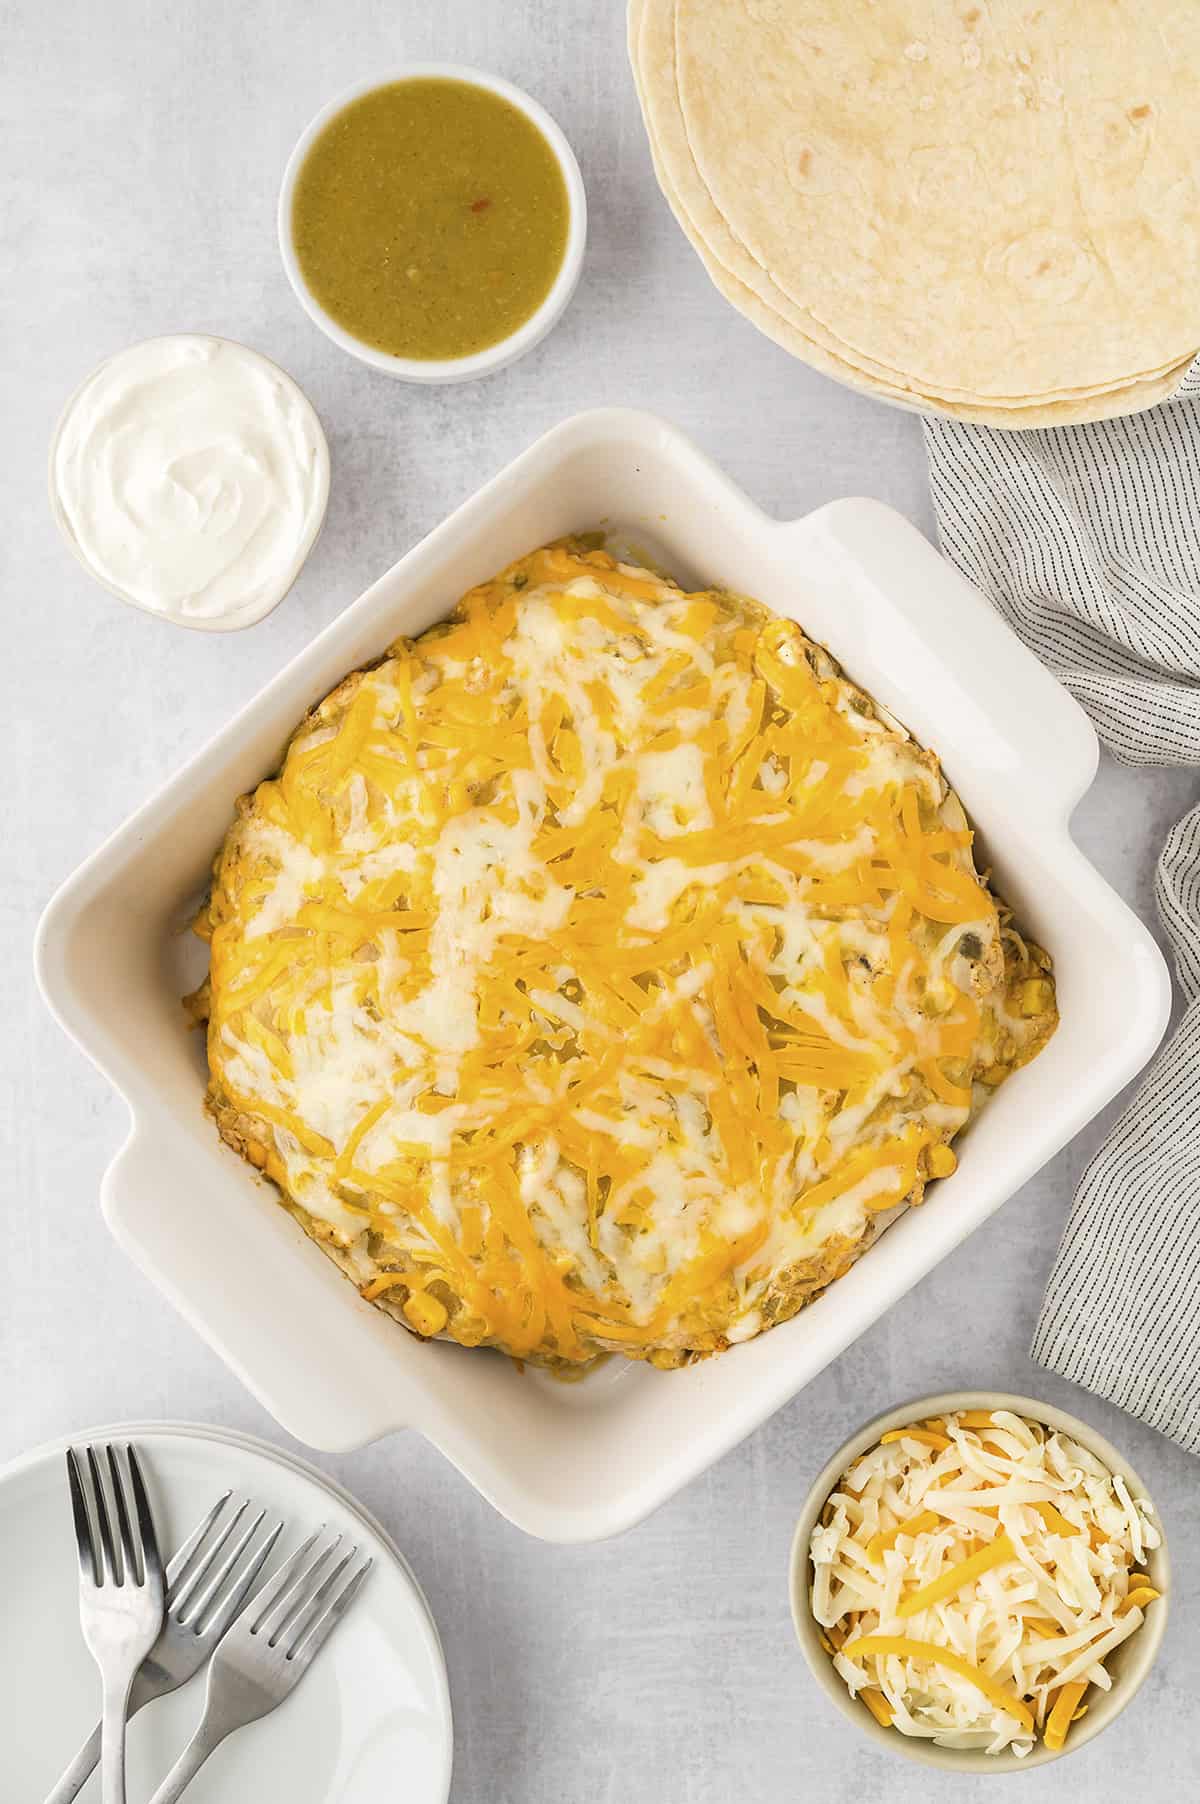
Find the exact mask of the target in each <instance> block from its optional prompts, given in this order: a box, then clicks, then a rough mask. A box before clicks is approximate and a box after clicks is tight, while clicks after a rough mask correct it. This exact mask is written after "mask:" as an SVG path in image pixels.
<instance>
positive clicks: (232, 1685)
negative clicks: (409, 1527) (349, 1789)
mask: <svg viewBox="0 0 1200 1804" xmlns="http://www.w3.org/2000/svg"><path fill="white" fill-rule="evenodd" d="M320 1538H321V1537H320V1532H318V1533H317V1534H315V1535H310V1536H309V1537H308V1540H307V1541H306V1542H305V1543H304V1545H303V1547H298V1548H297V1549H296V1551H295V1553H294V1554H293V1555H292V1557H291V1559H290V1560H288V1561H287V1562H286V1563H285V1564H284V1565H283V1566H281V1567H280V1569H279V1571H278V1572H276V1573H273V1574H272V1576H271V1577H270V1578H269V1579H268V1580H267V1582H266V1584H265V1585H264V1586H263V1587H262V1589H261V1590H260V1591H259V1592H258V1594H257V1596H256V1597H255V1598H254V1599H253V1601H252V1602H251V1603H250V1604H249V1605H248V1606H247V1608H246V1609H245V1610H244V1611H243V1612H242V1614H241V1616H239V1618H238V1620H237V1621H236V1622H235V1623H234V1625H233V1627H232V1628H231V1629H230V1631H229V1633H228V1634H227V1635H226V1636H225V1637H224V1639H223V1640H222V1641H221V1643H220V1645H219V1646H218V1648H217V1651H216V1653H215V1654H214V1655H213V1657H212V1664H211V1665H210V1666H209V1669H208V1692H207V1695H206V1697H205V1700H204V1715H203V1716H202V1717H201V1719H200V1726H199V1728H198V1729H197V1730H196V1733H195V1734H194V1735H193V1737H192V1739H191V1741H190V1742H189V1743H188V1745H187V1747H186V1748H185V1749H184V1750H183V1753H182V1754H181V1755H180V1756H179V1759H178V1760H177V1761H176V1762H175V1765H174V1766H173V1767H172V1768H171V1771H170V1772H169V1773H168V1774H167V1776H166V1778H165V1779H164V1780H163V1782H162V1784H161V1785H160V1786H159V1788H158V1790H157V1791H156V1792H155V1794H154V1797H153V1799H152V1800H151V1804H176V1800H177V1799H178V1798H179V1796H180V1795H181V1793H182V1792H183V1789H184V1787H185V1786H186V1785H188V1784H190V1782H191V1781H192V1780H193V1779H194V1778H195V1776H196V1774H197V1773H198V1772H199V1771H200V1768H201V1767H202V1766H203V1765H204V1762H205V1761H206V1760H207V1759H208V1757H209V1755H210V1754H211V1753H212V1752H213V1750H214V1748H218V1747H220V1745H221V1743H222V1742H223V1741H224V1740H225V1737H226V1736H227V1735H231V1734H232V1733H233V1731H234V1730H235V1729H240V1728H242V1727H244V1725H245V1724H246V1723H253V1722H257V1721H258V1719H259V1717H261V1716H266V1715H267V1713H268V1712H269V1711H271V1710H274V1709H275V1707H276V1705H277V1704H282V1702H283V1700H284V1698H285V1697H287V1695H288V1693H289V1692H290V1691H291V1690H292V1688H293V1686H295V1685H297V1684H298V1683H299V1681H300V1680H301V1679H302V1678H303V1677H304V1674H305V1673H306V1672H307V1671H308V1669H309V1667H310V1666H311V1664H312V1661H313V1656H314V1655H315V1654H316V1652H317V1650H318V1649H319V1648H320V1647H321V1645H322V1643H323V1642H324V1641H325V1640H326V1638H327V1636H328V1635H329V1634H330V1633H331V1632H332V1631H333V1629H334V1628H335V1627H336V1626H337V1624H338V1623H339V1622H340V1621H341V1619H342V1617H343V1616H344V1615H345V1614H346V1611H347V1610H348V1609H349V1608H350V1605H351V1604H352V1603H353V1601H354V1598H355V1595H356V1594H357V1592H358V1589H359V1587H360V1585H361V1584H362V1582H363V1579H364V1578H365V1577H366V1575H367V1573H368V1572H369V1571H370V1569H371V1564H372V1562H371V1561H370V1560H369V1559H367V1560H364V1561H363V1563H362V1565H361V1566H358V1567H356V1568H355V1570H354V1571H353V1572H351V1573H349V1575H347V1572H346V1569H347V1567H348V1566H351V1565H352V1564H353V1561H354V1558H355V1555H356V1554H357V1553H358V1548H357V1547H352V1548H351V1549H350V1551H349V1553H347V1554H344V1555H343V1556H342V1558H341V1559H340V1560H339V1561H338V1562H337V1564H336V1565H335V1566H333V1567H332V1568H330V1570H329V1571H328V1572H327V1573H325V1576H324V1577H322V1574H323V1572H325V1568H326V1567H327V1566H328V1565H329V1561H330V1559H331V1558H332V1556H333V1554H335V1553H336V1551H337V1549H338V1547H339V1546H340V1544H341V1539H342V1537H341V1536H340V1535H336V1536H335V1537H334V1538H333V1539H332V1540H331V1541H328V1542H327V1543H326V1545H325V1546H324V1547H322V1548H321V1550H320V1552H319V1553H317V1554H316V1555H315V1556H314V1557H313V1558H312V1559H311V1560H310V1559H309V1557H308V1556H309V1555H310V1554H311V1553H312V1550H313V1548H314V1547H315V1546H316V1544H317V1542H318V1540H320Z"/></svg>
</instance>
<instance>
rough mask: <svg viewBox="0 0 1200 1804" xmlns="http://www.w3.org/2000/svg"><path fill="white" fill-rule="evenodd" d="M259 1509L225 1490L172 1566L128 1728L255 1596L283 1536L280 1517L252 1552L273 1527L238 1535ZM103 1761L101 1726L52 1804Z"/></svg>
mask: <svg viewBox="0 0 1200 1804" xmlns="http://www.w3.org/2000/svg"><path fill="white" fill-rule="evenodd" d="M253 1509H254V1505H253V1503H252V1502H251V1500H250V1499H249V1498H245V1497H242V1498H235V1497H234V1496H233V1494H232V1492H230V1491H226V1492H225V1493H224V1495H223V1496H221V1497H219V1498H218V1499H217V1501H216V1503H214V1505H213V1507H212V1509H211V1510H209V1512H208V1515H207V1516H206V1517H205V1518H204V1520H203V1522H200V1523H197V1525H196V1527H195V1528H194V1529H193V1530H192V1532H191V1534H190V1535H189V1536H188V1538H187V1540H186V1541H184V1543H183V1545H182V1546H181V1547H180V1548H179V1550H178V1552H177V1553H176V1554H175V1555H174V1556H173V1558H172V1559H171V1561H170V1563H169V1564H168V1566H167V1606H166V1614H165V1616H164V1619H163V1625H162V1629H161V1631H160V1633H159V1637H158V1640H157V1641H156V1642H155V1643H154V1646H153V1647H152V1648H151V1649H150V1652H149V1654H147V1656H146V1658H145V1660H143V1662H142V1664H141V1667H140V1668H139V1670H138V1674H137V1677H136V1678H135V1679H134V1681H133V1689H132V1691H131V1692H130V1694H129V1708H128V1711H127V1713H126V1721H128V1719H129V1718H130V1717H132V1716H136V1714H137V1712H138V1711H139V1710H141V1709H142V1707H143V1706H144V1705H146V1704H149V1703H150V1702H151V1701H152V1700H153V1699H154V1698H159V1697H165V1696H166V1694H167V1693H168V1692H169V1691H176V1690H178V1688H179V1686H180V1685H183V1684H186V1682H187V1681H188V1679H190V1678H191V1677H192V1675H193V1673H196V1672H199V1670H200V1668H201V1667H202V1666H203V1665H205V1664H206V1662H207V1661H208V1659H209V1658H210V1656H211V1654H212V1651H213V1648H214V1647H215V1646H216V1645H217V1642H218V1641H219V1640H220V1639H221V1636H222V1635H223V1634H224V1633H225V1631H226V1629H227V1628H228V1627H229V1625H230V1623H231V1622H232V1621H233V1619H234V1617H235V1616H236V1615H237V1614H238V1611H239V1610H240V1609H241V1608H242V1606H243V1604H244V1603H245V1601H246V1599H247V1597H248V1596H249V1595H250V1589H251V1586H252V1585H254V1584H255V1582H256V1581H257V1579H258V1575H259V1573H260V1572H261V1571H262V1569H263V1566H264V1564H265V1562H266V1560H267V1559H268V1557H269V1555H270V1553H271V1550H272V1548H273V1547H274V1546H275V1543H276V1541H277V1540H278V1539H279V1536H280V1534H281V1533H282V1531H283V1522H282V1520H281V1519H279V1518H278V1517H276V1518H275V1519H274V1521H273V1523H272V1524H271V1525H270V1526H269V1527H268V1529H267V1533H266V1535H265V1537H264V1539H263V1541H262V1543H261V1545H260V1546H259V1547H257V1548H255V1549H253V1550H251V1544H252V1542H253V1541H254V1538H255V1536H256V1535H257V1534H258V1532H259V1530H260V1528H262V1526H263V1523H264V1522H265V1521H266V1517H267V1512H266V1510H262V1509H260V1510H259V1512H258V1514H257V1515H256V1516H254V1517H253V1519H252V1520H250V1521H249V1523H248V1525H247V1526H245V1527H243V1529H242V1532H241V1534H237V1533H236V1531H237V1529H238V1526H239V1524H241V1523H242V1522H243V1520H244V1519H245V1518H246V1517H247V1515H248V1513H249V1512H251V1511H252V1510H253ZM235 1535H236V1539H235V1538H234V1537H235ZM99 1758H100V1725H99V1724H98V1723H97V1725H96V1727H95V1729H94V1730H93V1731H92V1733H91V1735H90V1736H89V1737H88V1739H87V1740H86V1741H85V1742H84V1744H83V1746H82V1747H81V1748H80V1750H79V1752H78V1753H77V1754H76V1756H75V1758H74V1760H73V1761H72V1762H71V1764H70V1766H69V1767H68V1768H67V1770H66V1772H65V1773H64V1774H63V1776H62V1778H61V1779H60V1780H59V1781H58V1784H57V1785H56V1786H55V1787H54V1790H53V1791H52V1792H51V1793H50V1795H49V1797H48V1798H47V1800H46V1804H72V1800H73V1799H74V1798H75V1797H76V1796H77V1795H78V1793H79V1791H80V1790H81V1789H82V1787H83V1785H84V1783H85V1782H86V1780H87V1779H88V1777H89V1775H90V1774H91V1772H92V1770H93V1768H94V1767H95V1765H96V1762H97V1761H98V1760H99Z"/></svg>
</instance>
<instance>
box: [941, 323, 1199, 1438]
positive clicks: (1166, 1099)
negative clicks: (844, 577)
mask: <svg viewBox="0 0 1200 1804" xmlns="http://www.w3.org/2000/svg"><path fill="white" fill-rule="evenodd" d="M925 446H926V451H927V453H928V457H929V474H930V482H931V486H932V490H933V502H934V508H935V511H936V514H937V521H938V531H939V534H940V537H941V542H942V549H943V551H944V552H945V554H946V556H947V557H948V558H950V560H951V561H952V562H953V563H954V564H956V565H957V566H958V568H959V569H960V570H961V571H962V572H963V573H964V575H966V576H967V577H969V578H970V580H971V581H972V582H973V583H974V584H975V585H976V587H977V588H980V589H982V590H983V592H984V594H985V595H987V596H988V597H989V598H990V599H991V601H992V602H993V603H994V604H995V606H996V607H997V608H998V609H999V611H1000V612H1001V613H1002V614H1003V615H1004V617H1005V619H1006V620H1007V621H1008V623H1009V625H1010V626H1011V627H1012V628H1013V629H1014V631H1015V632H1017V633H1018V634H1019V635H1020V636H1021V638H1022V639H1023V640H1024V641H1025V643H1026V644H1027V645H1028V646H1030V647H1031V648H1032V650H1034V651H1035V652H1037V654H1038V655H1039V657H1041V658H1042V659H1043V660H1044V661H1045V662H1046V663H1047V664H1048V665H1049V666H1050V668H1051V670H1053V671H1054V672H1055V674H1056V675H1057V676H1058V677H1059V678H1060V680H1061V681H1062V682H1063V683H1064V684H1065V685H1066V687H1067V688H1068V689H1069V690H1070V691H1071V694H1072V695H1073V696H1074V697H1075V698H1076V700H1077V701H1078V702H1079V703H1080V704H1081V705H1082V706H1083V707H1084V708H1085V709H1086V710H1087V712H1088V714H1089V715H1090V716H1091V719H1092V722H1093V724H1094V725H1095V728H1096V731H1097V733H1098V734H1099V736H1100V738H1101V739H1102V740H1103V742H1104V744H1105V745H1106V746H1107V747H1108V749H1109V751H1110V752H1111V753H1112V754H1113V756H1114V757H1115V758H1118V759H1120V760H1121V761H1122V762H1123V763H1127V764H1159V765H1168V764H1169V765H1197V766H1200V359H1197V361H1196V363H1194V364H1193V365H1192V367H1191V369H1190V370H1189V371H1188V374H1187V376H1186V377H1185V379H1184V381H1183V383H1182V385H1181V387H1180V388H1179V389H1178V390H1177V392H1176V394H1175V396H1174V397H1173V398H1172V399H1171V400H1170V401H1168V402H1165V403H1163V404H1162V405H1161V406H1159V407H1155V408H1153V409H1151V410H1150V411H1149V412H1148V413H1143V414H1137V415H1134V416H1133V417H1131V418H1129V419H1119V420H1104V421H1101V422H1099V423H1098V424H1096V425H1090V426H1065V427H1056V428H1053V429H1050V430H1041V431H1028V432H997V431H995V430H994V429H992V428H989V427H986V426H968V425H961V424H959V423H958V422H957V421H951V420H934V419H927V420H926V421H925ZM1157 900H1158V909H1159V914H1160V916H1161V918H1162V923H1163V926H1164V928H1165V930H1166V932H1167V935H1168V937H1169V938H1170V941H1171V945H1172V947H1173V949H1174V953H1175V964H1176V971H1177V974H1178V979H1179V984H1180V989H1181V991H1182V994H1183V997H1184V999H1185V1001H1186V1003H1187V1005H1188V1006H1187V1012H1186V1013H1185V1015H1184V1017H1183V1020H1182V1022H1181V1024H1180V1026H1179V1028H1178V1029H1177V1031H1176V1033H1175V1034H1174V1036H1173V1038H1172V1039H1171V1041H1170V1042H1169V1044H1168V1046H1167V1048H1166V1050H1165V1052H1163V1053H1162V1054H1161V1055H1160V1057H1159V1059H1158V1061H1157V1063H1156V1064H1155V1065H1154V1066H1153V1067H1152V1068H1151V1070H1150V1073H1149V1075H1148V1076H1147V1077H1146V1078H1145V1079H1144V1080H1143V1082H1142V1084H1141V1086H1140V1088H1139V1090H1138V1091H1137V1094H1136V1095H1135V1097H1134V1099H1133V1101H1132V1102H1131V1103H1130V1105H1129V1107H1128V1108H1127V1109H1126V1110H1125V1113H1124V1114H1123V1115H1122V1116H1121V1119H1120V1120H1119V1121H1118V1122H1117V1124H1116V1126H1115V1127H1114V1128H1113V1130H1112V1132H1111V1133H1110V1134H1109V1136H1108V1138H1107V1139H1106V1140H1105V1141H1104V1144H1103V1145H1102V1146H1101V1148H1100V1150H1099V1152H1098V1153H1097V1154H1096V1156H1095V1158H1094V1159H1093V1160H1092V1162H1091V1164H1090V1166H1089V1167H1088V1169H1087V1171H1086V1172H1085V1173H1084V1176H1083V1181H1082V1183H1081V1184H1080V1186H1079V1191H1078V1194H1077V1195H1076V1197H1075V1201H1074V1205H1073V1207H1072V1209H1071V1213H1070V1215H1069V1217H1068V1220H1067V1225H1066V1228H1065V1229H1064V1232H1063V1237H1062V1242H1061V1244H1060V1246H1059V1249H1058V1254H1057V1257H1056V1258H1055V1261H1054V1265H1053V1268H1052V1269H1051V1272H1050V1281H1049V1284H1048V1286H1047V1289H1046V1296H1045V1300H1044V1302H1043V1305H1042V1311H1041V1315H1040V1317H1039V1320H1038V1325H1037V1332H1036V1334H1035V1336H1034V1342H1033V1349H1032V1351H1033V1357H1034V1358H1035V1359H1036V1360H1038V1361H1039V1362H1040V1363H1041V1364H1042V1365H1045V1366H1049V1367H1050V1368H1051V1369H1052V1370H1053V1371H1055V1372H1059V1373H1061V1375H1062V1376H1063V1377H1064V1378H1069V1379H1071V1380H1073V1382H1074V1383H1076V1384H1081V1385H1084V1386H1086V1387H1087V1389H1088V1390H1092V1391H1096V1392H1098V1393H1099V1394H1100V1395H1102V1396H1105V1397H1108V1398H1110V1399H1111V1400H1112V1401H1113V1402H1114V1403H1117V1404H1119V1405H1120V1406H1121V1408H1122V1409H1127V1410H1129V1411H1131V1412H1132V1413H1133V1414H1134V1415H1137V1416H1140V1417H1142V1419H1143V1420H1144V1421H1146V1422H1149V1423H1150V1424H1151V1425H1152V1426H1153V1427H1154V1428H1157V1429H1160V1430H1161V1431H1162V1433H1164V1434H1167V1435H1170V1436H1172V1437H1173V1439H1175V1440H1177V1441H1178V1442H1180V1444H1181V1445H1182V1446H1184V1447H1186V1448H1187V1449H1188V1450H1189V1451H1190V1452H1192V1453H1200V807H1197V808H1195V809H1193V810H1192V812H1191V813H1190V814H1188V815H1186V816H1185V817H1184V819H1183V820H1182V821H1180V822H1179V824H1178V825H1177V826H1176V827H1175V828H1174V830H1173V831H1172V833H1171V835H1170V837H1169V839H1168V840H1167V844H1166V846H1165V848H1164V850H1163V854H1162V858H1161V860H1160V863H1159V868H1158V883H1157ZM1131 1253H1136V1257H1132V1258H1131V1256H1130V1255H1131Z"/></svg>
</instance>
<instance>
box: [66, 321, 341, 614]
mask: <svg viewBox="0 0 1200 1804" xmlns="http://www.w3.org/2000/svg"><path fill="white" fill-rule="evenodd" d="M328 499H329V448H328V446H327V444H326V442H325V434H324V432H323V431H322V429H321V422H320V420H319V419H318V418H317V415H316V412H315V411H314V409H313V407H312V404H311V402H310V401H309V400H308V399H307V397H306V396H305V395H304V394H303V393H302V391H301V390H300V389H299V388H298V387H297V385H296V384H295V383H294V382H293V381H292V379H291V377H290V376H288V375H285V373H284V372H283V371H282V370H281V369H279V368H277V367H276V365H275V364H273V363H272V362H271V361H270V360H269V359H268V358H266V357H263V356H260V354H259V353H258V352H257V351H252V350H250V349H249V348H248V347H247V346H246V345H241V344H237V343H236V342H235V341H234V340H232V339H228V338H213V337H210V336H208V335H205V334H199V333H179V334H175V335H172V336H170V337H164V338H150V339H146V340H144V341H143V342H142V343H140V344H135V345H130V346H129V347H128V349H126V350H124V351H118V352H117V353H116V354H115V355H114V356H112V357H109V358H108V359H106V361H105V362H104V363H102V364H101V365H100V366H99V368H98V369H96V370H94V371H93V372H92V374H91V375H90V376H89V377H88V378H87V380H86V381H85V382H84V383H83V384H82V386H81V387H80V388H78V389H77V390H76V392H75V394H74V395H73V396H72V397H71V399H70V401H68V403H67V405H66V407H65V409H64V410H63V414H62V417H61V418H60V420H59V422H58V425H57V427H56V429H55V432H54V437H53V440H52V442H51V446H50V500H51V506H52V507H53V510H54V516H55V518H56V520H57V521H58V524H59V526H60V527H61V529H62V532H63V535H64V537H65V538H66V540H67V543H68V544H69V545H70V547H71V549H72V551H73V552H74V553H75V555H76V557H77V558H78V559H79V561H80V563H81V564H82V565H83V566H84V568H85V569H86V570H87V571H88V572H89V574H90V575H92V576H94V577H95V578H96V580H97V582H100V583H102V584H103V585H104V587H105V588H106V589H108V590H110V591H111V592H112V594H114V595H116V596H119V597H120V599H121V600H122V601H127V602H129V603H130V604H131V605H132V606H134V607H138V608H142V609H144V610H145V611H146V612H147V613H150V614H157V615H159V616H160V617H161V618H162V619H164V620H170V621H172V622H173V623H174V624H175V625H176V626H188V627H193V628H195V629H197V630H198V631H201V632H230V631H233V630H235V629H236V628H239V627H244V626H252V625H253V624H254V622H255V621H257V620H261V619H262V618H263V616H264V615H266V614H269V613H270V611H271V609H272V608H274V607H276V606H277V605H278V603H279V602H280V601H282V600H283V597H284V596H285V595H286V594H287V592H288V590H289V589H290V588H291V586H292V584H293V583H294V582H295V580H296V578H297V576H298V575H299V574H300V570H301V568H302V567H303V564H304V561H305V559H306V558H307V556H308V554H309V552H310V551H311V550H312V547H313V545H314V543H315V541H316V538H317V534H318V533H319V532H320V530H321V524H322V521H323V520H324V518H325V508H326V504H327V502H328Z"/></svg>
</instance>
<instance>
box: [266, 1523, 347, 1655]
mask: <svg viewBox="0 0 1200 1804" xmlns="http://www.w3.org/2000/svg"><path fill="white" fill-rule="evenodd" d="M357 1552H358V1548H357V1547H351V1548H349V1549H348V1550H347V1552H346V1553H344V1554H343V1555H342V1557H341V1559H340V1560H339V1561H338V1563H337V1565H336V1566H335V1567H334V1568H333V1570H332V1572H328V1573H326V1575H325V1577H324V1578H323V1579H322V1580H321V1583H320V1584H319V1585H318V1586H317V1588H316V1590H315V1591H312V1592H310V1593H309V1595H308V1596H307V1597H306V1598H305V1600H304V1602H303V1603H302V1604H301V1605H300V1606H299V1608H298V1609H296V1610H295V1611H294V1612H293V1614H292V1619H291V1621H290V1622H289V1624H288V1631H287V1647H286V1650H285V1651H286V1652H287V1654H288V1656H289V1657H290V1656H291V1654H292V1652H293V1651H294V1650H295V1648H296V1647H298V1646H299V1644H300V1641H301V1640H302V1639H303V1637H304V1634H305V1632H306V1631H307V1630H308V1629H310V1628H311V1627H312V1625H313V1623H314V1622H315V1621H316V1620H317V1618H318V1617H319V1616H321V1615H323V1614H324V1611H325V1605H326V1604H327V1603H328V1602H329V1599H330V1597H331V1596H332V1594H333V1592H334V1591H336V1590H337V1588H338V1586H339V1584H340V1583H341V1578H342V1574H343V1573H344V1572H345V1570H346V1568H347V1566H349V1564H350V1562H351V1560H353V1558H354V1556H355V1554H356V1553H357ZM282 1639H283V1636H282V1634H281V1633H280V1632H278V1631H277V1632H276V1633H275V1634H274V1635H272V1637H271V1646H272V1647H274V1646H275V1644H276V1642H277V1641H281V1640H282Z"/></svg>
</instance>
